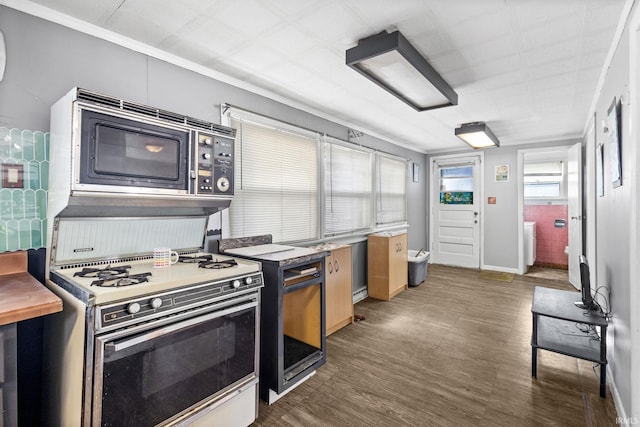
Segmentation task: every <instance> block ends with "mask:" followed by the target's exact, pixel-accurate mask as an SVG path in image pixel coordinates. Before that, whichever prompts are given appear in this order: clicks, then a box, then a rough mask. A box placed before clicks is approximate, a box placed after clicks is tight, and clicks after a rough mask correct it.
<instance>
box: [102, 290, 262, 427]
mask: <svg viewBox="0 0 640 427" xmlns="http://www.w3.org/2000/svg"><path fill="white" fill-rule="evenodd" d="M258 303H259V302H258V297H256V296H254V297H253V299H252V300H251V301H247V302H242V303H238V304H236V305H235V306H233V307H228V306H226V307H225V308H224V309H222V310H219V311H212V312H210V313H207V314H204V315H200V316H198V317H193V318H188V319H184V320H179V321H177V322H176V323H172V324H170V325H167V326H159V327H156V328H154V327H152V326H151V327H150V328H149V329H147V330H144V331H141V332H140V331H139V332H136V333H135V334H131V333H130V332H128V331H127V330H124V331H119V332H114V333H111V334H108V335H105V336H101V337H97V338H96V360H95V365H94V366H95V376H94V387H93V415H92V418H93V425H94V426H100V425H103V426H110V425H119V426H146V425H157V424H160V423H164V422H167V421H173V420H177V419H180V418H183V416H184V415H185V414H186V413H191V412H194V411H195V412H197V411H198V410H199V409H203V408H205V407H210V405H212V404H216V403H217V402H220V403H221V402H222V401H226V400H227V399H228V398H229V395H230V394H233V393H237V392H238V391H239V389H241V388H243V387H244V386H246V385H247V384H249V383H252V382H253V383H256V382H257V369H256V366H257V360H258V354H257V352H256V348H258V347H257V345H258V333H257V331H258V330H259V329H258V323H257V322H258V318H259V315H258V313H257V312H258ZM152 324H153V322H151V323H150V325H152ZM134 329H135V328H134ZM195 412H194V413H195Z"/></svg>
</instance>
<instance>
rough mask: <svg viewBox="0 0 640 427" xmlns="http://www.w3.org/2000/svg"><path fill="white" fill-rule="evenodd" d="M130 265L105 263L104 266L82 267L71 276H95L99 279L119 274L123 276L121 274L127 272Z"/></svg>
mask: <svg viewBox="0 0 640 427" xmlns="http://www.w3.org/2000/svg"><path fill="white" fill-rule="evenodd" d="M130 268H131V266H130V265H118V266H113V267H112V266H111V265H107V266H106V267H104V268H94V267H84V268H83V269H82V270H80V271H77V272H75V273H73V276H74V277H76V276H78V277H97V278H99V279H105V278H108V277H112V276H118V275H119V276H120V277H123V276H122V275H123V274H128V271H129V269H130Z"/></svg>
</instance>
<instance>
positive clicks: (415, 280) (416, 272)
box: [408, 250, 429, 287]
mask: <svg viewBox="0 0 640 427" xmlns="http://www.w3.org/2000/svg"><path fill="white" fill-rule="evenodd" d="M428 260H429V252H427V251H423V250H420V251H413V250H409V257H408V261H409V286H411V287H415V286H418V285H419V284H420V283H422V282H424V280H425V279H426V278H427V261H428Z"/></svg>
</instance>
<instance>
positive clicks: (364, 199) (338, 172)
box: [324, 141, 373, 236]
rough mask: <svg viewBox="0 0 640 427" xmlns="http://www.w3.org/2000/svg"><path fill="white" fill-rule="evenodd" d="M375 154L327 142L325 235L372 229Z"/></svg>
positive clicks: (325, 146) (325, 162) (325, 154)
mask: <svg viewBox="0 0 640 427" xmlns="http://www.w3.org/2000/svg"><path fill="white" fill-rule="evenodd" d="M371 159H372V154H371V152H370V151H368V150H363V149H357V148H352V147H347V146H344V145H340V144H338V143H335V142H330V141H329V142H325V144H324V194H325V235H328V236H331V235H336V234H341V233H342V234H344V233H349V232H353V231H358V230H367V229H371V228H372V224H371V223H372V219H373V215H372V207H373V202H372V201H373V191H372V180H371V176H372V163H371V162H372V160H371Z"/></svg>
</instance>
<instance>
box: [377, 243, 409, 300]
mask: <svg viewBox="0 0 640 427" xmlns="http://www.w3.org/2000/svg"><path fill="white" fill-rule="evenodd" d="M367 252H368V255H367V262H368V264H369V265H368V268H367V273H368V277H367V282H368V283H367V287H368V294H369V296H370V297H371V298H376V299H381V300H385V301H389V300H390V299H391V298H393V297H394V296H395V295H397V294H399V293H400V292H402V291H403V290H404V289H406V288H407V285H408V282H409V280H408V273H409V271H408V264H407V234H406V233H403V234H398V235H395V236H383V235H375V234H372V235H369V238H368V243H367Z"/></svg>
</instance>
